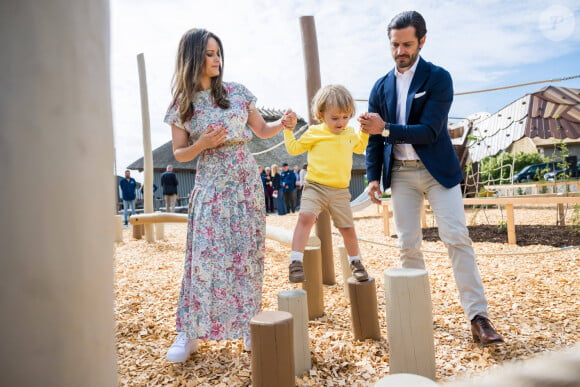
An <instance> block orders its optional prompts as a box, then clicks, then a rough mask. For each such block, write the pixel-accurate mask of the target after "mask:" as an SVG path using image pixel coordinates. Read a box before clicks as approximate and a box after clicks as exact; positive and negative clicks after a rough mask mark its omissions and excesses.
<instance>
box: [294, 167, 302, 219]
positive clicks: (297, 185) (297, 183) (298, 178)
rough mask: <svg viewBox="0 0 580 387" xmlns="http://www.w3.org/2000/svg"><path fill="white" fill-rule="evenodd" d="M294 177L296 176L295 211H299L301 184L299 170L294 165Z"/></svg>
mask: <svg viewBox="0 0 580 387" xmlns="http://www.w3.org/2000/svg"><path fill="white" fill-rule="evenodd" d="M292 169H293V170H294V176H296V195H294V196H295V197H296V211H298V210H300V198H301V197H302V183H301V182H300V168H299V167H298V165H295V166H294V167H293V168H292Z"/></svg>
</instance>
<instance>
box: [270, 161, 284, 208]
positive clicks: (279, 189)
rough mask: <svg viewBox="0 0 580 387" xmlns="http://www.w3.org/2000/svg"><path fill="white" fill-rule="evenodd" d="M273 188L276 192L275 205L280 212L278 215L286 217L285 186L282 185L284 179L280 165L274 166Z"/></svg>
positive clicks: (273, 195)
mask: <svg viewBox="0 0 580 387" xmlns="http://www.w3.org/2000/svg"><path fill="white" fill-rule="evenodd" d="M271 171H272V188H273V189H274V192H273V193H272V197H273V198H274V203H275V205H276V209H277V210H278V215H286V203H284V186H283V185H282V177H281V175H280V170H279V169H278V165H276V164H272V167H271Z"/></svg>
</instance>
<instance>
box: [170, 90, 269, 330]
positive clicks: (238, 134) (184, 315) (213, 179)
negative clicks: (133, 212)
mask: <svg viewBox="0 0 580 387" xmlns="http://www.w3.org/2000/svg"><path fill="white" fill-rule="evenodd" d="M224 86H225V88H226V90H227V92H228V99H229V101H230V107H229V108H228V109H222V108H220V107H218V106H217V105H215V104H214V103H213V100H212V97H211V94H210V92H209V91H202V92H199V93H197V97H196V100H195V101H194V109H195V110H194V115H193V118H192V119H191V120H190V121H188V122H185V123H184V124H181V123H180V122H179V116H178V112H177V107H176V106H175V105H173V106H170V108H169V110H168V112H167V115H166V117H165V120H164V121H165V122H166V123H168V124H170V125H172V124H173V125H177V126H179V127H182V128H183V129H185V130H186V131H187V132H189V134H190V139H191V141H194V140H196V139H197V138H198V137H199V136H200V135H201V133H203V132H204V131H206V130H207V129H208V128H209V127H211V126H218V127H219V126H225V127H227V131H228V133H227V136H226V141H225V142H224V144H222V145H220V146H219V147H217V148H210V149H206V150H205V151H203V152H202V153H201V154H200V155H199V156H198V161H197V167H196V176H195V186H194V188H193V190H192V192H191V194H190V198H189V215H188V230H187V245H186V253H185V265H184V272H183V280H182V284H181V291H180V294H179V303H178V306H177V324H176V325H177V331H178V332H186V333H187V335H188V337H189V338H190V339H195V338H199V339H207V340H226V339H236V338H242V337H243V338H249V336H250V329H249V325H250V319H251V318H252V317H253V316H254V315H256V314H258V313H259V312H260V310H261V305H262V281H263V273H264V270H263V269H264V247H265V231H266V230H265V229H266V213H265V210H264V193H263V189H262V182H261V180H260V177H259V174H258V166H257V164H256V161H255V160H254V157H253V156H252V154H251V153H250V151H249V149H248V147H247V145H246V144H247V143H248V142H249V141H250V140H251V139H252V132H251V129H250V128H249V127H248V126H247V119H248V113H249V109H250V108H253V106H255V100H256V98H255V97H254V96H253V95H252V93H251V92H250V91H248V90H247V89H246V88H245V87H244V86H242V85H240V84H236V83H224Z"/></svg>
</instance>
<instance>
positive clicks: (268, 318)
mask: <svg viewBox="0 0 580 387" xmlns="http://www.w3.org/2000/svg"><path fill="white" fill-rule="evenodd" d="M293 329H294V328H293V321H292V315H291V314H290V313H288V312H284V311H266V312H262V313H260V314H258V315H256V316H254V317H253V318H252V319H251V320H250V335H251V337H252V386H254V387H272V386H277V387H286V386H287V387H294V385H295V382H294V381H295V379H294V369H295V367H294V348H293V346H294V344H293V341H294V340H293Z"/></svg>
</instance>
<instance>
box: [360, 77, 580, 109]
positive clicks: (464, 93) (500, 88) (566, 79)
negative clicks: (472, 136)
mask: <svg viewBox="0 0 580 387" xmlns="http://www.w3.org/2000/svg"><path fill="white" fill-rule="evenodd" d="M576 78H580V74H578V75H571V76H569V77H563V78H554V79H545V80H543V81H534V82H527V83H519V84H517V85H509V86H502V87H494V88H492V89H483V90H474V91H464V92H461V93H455V94H453V95H467V94H476V93H487V92H488V91H497V90H505V89H513V88H516V87H522V86H529V85H537V84H538V83H548V82H562V81H569V80H571V79H576ZM355 101H357V102H367V101H368V99H355Z"/></svg>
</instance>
